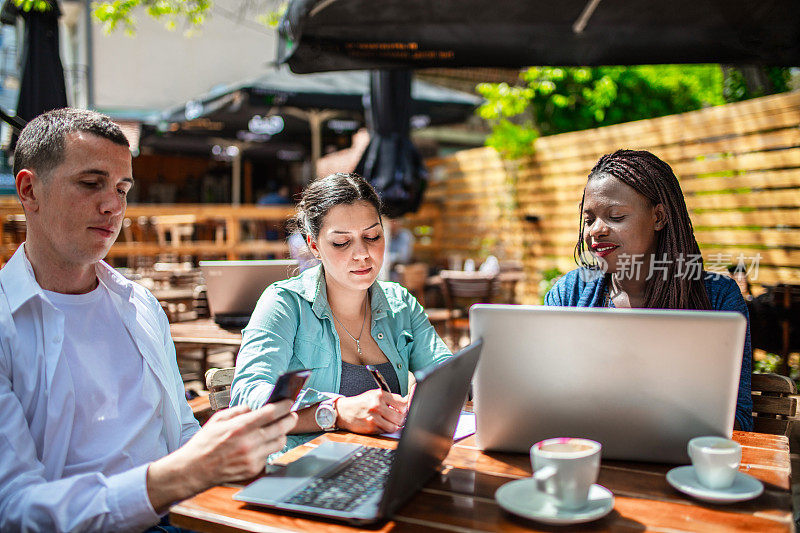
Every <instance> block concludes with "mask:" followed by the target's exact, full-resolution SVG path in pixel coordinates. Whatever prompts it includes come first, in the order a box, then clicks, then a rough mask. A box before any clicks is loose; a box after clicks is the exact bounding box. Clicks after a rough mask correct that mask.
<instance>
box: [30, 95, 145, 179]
mask: <svg viewBox="0 0 800 533" xmlns="http://www.w3.org/2000/svg"><path fill="white" fill-rule="evenodd" d="M79 131H81V132H86V133H91V134H92V135H97V136H98V137H102V138H104V139H108V140H109V141H111V142H113V143H115V144H118V145H120V146H125V147H130V143H129V142H128V138H127V137H125V134H124V133H122V129H121V128H120V127H119V126H118V125H117V124H115V123H114V122H112V121H111V119H110V118H108V117H107V116H105V115H103V114H100V113H98V112H96V111H90V110H88V109H74V108H70V107H65V108H63V109H55V110H53V111H48V112H47V113H42V114H41V115H39V116H38V117H35V118H34V119H32V120H31V121H30V122H28V124H27V125H26V126H25V127H24V128H23V129H22V132H21V133H20V134H19V139H17V146H16V148H15V149H14V175H15V176H16V175H17V173H19V171H20V170H22V169H23V168H27V169H31V170H34V171H36V172H37V173H39V174H42V175H46V174H47V173H48V172H49V171H51V170H53V169H54V168H55V167H57V166H58V165H60V164H61V162H62V161H63V160H64V150H65V149H66V137H67V135H69V134H70V133H75V132H79Z"/></svg>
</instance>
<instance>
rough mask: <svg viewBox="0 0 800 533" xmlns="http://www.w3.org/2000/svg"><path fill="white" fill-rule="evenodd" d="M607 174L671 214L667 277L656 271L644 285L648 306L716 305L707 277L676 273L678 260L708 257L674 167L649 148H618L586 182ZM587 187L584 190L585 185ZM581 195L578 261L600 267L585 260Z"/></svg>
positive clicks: (662, 249) (662, 239)
mask: <svg viewBox="0 0 800 533" xmlns="http://www.w3.org/2000/svg"><path fill="white" fill-rule="evenodd" d="M604 176H611V177H614V178H616V179H618V180H619V181H621V182H622V183H624V184H625V185H628V186H629V187H631V188H633V190H635V191H636V192H638V193H639V194H641V195H642V196H644V197H645V198H647V200H648V201H650V203H651V205H653V206H655V205H658V204H661V205H663V206H664V211H665V213H666V216H667V224H666V226H665V227H664V229H662V230H661V231H659V232H658V236H657V244H656V257H659V258H666V259H667V260H668V264H667V269H668V275H667V281H665V282H663V283H661V282H659V279H658V278H659V276H652V277H650V279H649V280H648V281H647V285H646V287H645V303H644V307H647V308H656V309H711V302H710V300H709V299H708V293H707V292H706V289H705V285H704V284H703V280H702V279H696V280H695V279H684V278H683V277H681V276H675V268H676V263H677V261H678V259H679V258H680V257H681V256H682V257H683V258H684V259H685V258H687V257H690V256H696V257H698V258H699V262H700V265H701V268H702V263H703V259H702V256H701V255H700V247H699V246H698V245H697V240H695V238H694V229H693V227H692V221H691V219H690V218H689V211H688V210H687V209H686V201H685V200H684V198H683V191H681V186H680V184H679V183H678V178H677V177H676V176H675V173H674V172H673V171H672V168H671V167H670V166H669V165H668V164H667V163H665V162H664V161H662V160H661V159H659V158H658V157H656V156H655V155H653V154H652V153H650V152H647V151H645V150H617V151H616V152H614V153H613V154H606V155H604V156H603V157H601V158H600V160H599V161H598V162H597V164H596V165H595V166H594V168H593V169H592V171H591V172H590V173H589V178H588V179H587V182H589V181H591V180H593V179H595V178H600V177H604ZM584 191H585V190H584ZM584 199H585V192H584V197H582V198H581V208H580V212H581V222H580V228H579V230H578V244H577V245H576V246H575V260H576V261H577V262H578V264H579V265H580V266H583V267H585V268H596V266H597V265H593V264H592V263H590V262H589V261H587V259H586V254H585V251H586V250H585V248H584V241H583V230H584V221H583V201H584Z"/></svg>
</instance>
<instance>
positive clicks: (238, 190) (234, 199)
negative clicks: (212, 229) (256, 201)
mask: <svg viewBox="0 0 800 533" xmlns="http://www.w3.org/2000/svg"><path fill="white" fill-rule="evenodd" d="M231 203H232V204H233V205H241V203H242V147H241V146H239V151H238V152H237V154H236V156H235V157H234V158H233V161H232V162H231Z"/></svg>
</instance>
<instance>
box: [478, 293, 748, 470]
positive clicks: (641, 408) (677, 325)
mask: <svg viewBox="0 0 800 533" xmlns="http://www.w3.org/2000/svg"><path fill="white" fill-rule="evenodd" d="M470 327H471V334H472V338H473V339H482V340H483V343H484V348H483V355H482V357H481V362H480V364H479V365H478V369H477V371H476V373H475V383H474V394H475V397H474V400H475V404H474V405H475V412H476V417H477V432H476V439H477V444H478V447H479V448H481V449H483V450H496V451H513V452H526V453H527V452H528V450H529V449H530V447H531V445H533V444H534V443H536V442H538V441H540V440H542V439H547V438H550V437H586V438H590V439H593V440H596V441H598V442H600V443H601V444H602V445H603V458H604V459H623V460H640V461H654V462H666V463H688V462H689V457H688V455H687V453H686V443H687V442H688V441H689V439H691V438H692V437H697V436H700V435H719V436H725V437H730V436H731V432H732V426H733V420H734V412H735V410H736V399H737V393H738V386H739V374H740V372H741V365H742V349H743V345H744V338H745V331H746V327H747V324H746V320H745V318H744V317H743V316H742V315H741V314H739V313H733V312H717V311H671V310H641V309H636V310H635V309H597V308H568V307H540V306H513V305H483V304H481V305H475V306H473V307H472V308H471V309H470Z"/></svg>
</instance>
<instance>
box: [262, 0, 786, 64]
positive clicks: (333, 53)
mask: <svg viewBox="0 0 800 533" xmlns="http://www.w3.org/2000/svg"><path fill="white" fill-rule="evenodd" d="M279 35H280V37H281V40H282V43H281V44H280V45H279V46H278V54H279V59H280V60H281V61H282V62H285V63H288V64H289V66H290V68H291V69H292V71H294V72H322V71H331V70H348V69H382V68H422V67H464V66H489V67H524V66H529V65H587V66H589V65H635V64H656V63H756V64H766V65H783V66H796V65H800V9H798V3H797V0H760V1H759V2H753V1H752V0H671V1H669V2H642V1H641V0H561V1H559V2H552V1H550V0H526V1H520V0H436V1H435V2H431V1H430V0H382V1H380V2H375V1H374V0H336V1H333V2H331V1H330V0H292V1H291V2H290V4H289V7H288V10H287V12H286V15H285V17H284V18H283V20H282V21H281V24H280V27H279Z"/></svg>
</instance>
